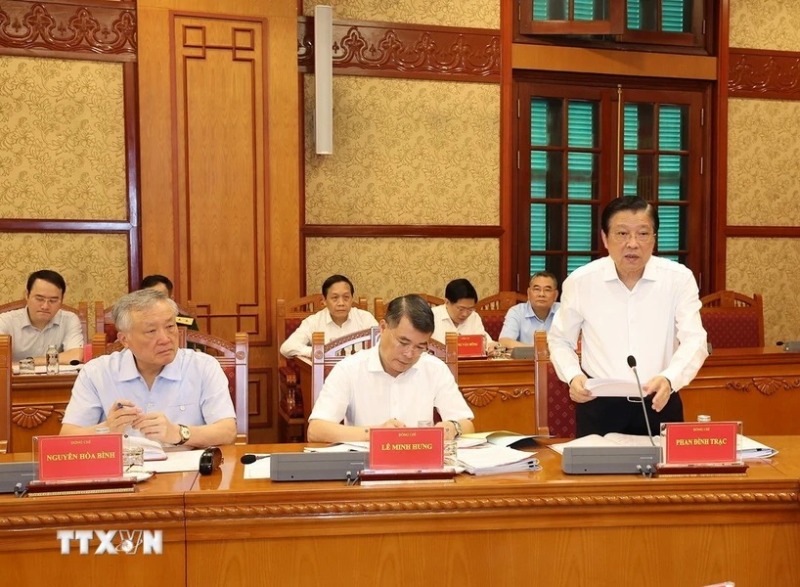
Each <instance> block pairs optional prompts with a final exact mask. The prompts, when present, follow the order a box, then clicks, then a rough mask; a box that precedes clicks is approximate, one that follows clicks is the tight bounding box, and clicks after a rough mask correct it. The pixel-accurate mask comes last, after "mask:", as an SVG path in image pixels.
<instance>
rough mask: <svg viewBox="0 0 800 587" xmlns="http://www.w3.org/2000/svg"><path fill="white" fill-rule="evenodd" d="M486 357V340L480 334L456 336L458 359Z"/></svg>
mask: <svg viewBox="0 0 800 587" xmlns="http://www.w3.org/2000/svg"><path fill="white" fill-rule="evenodd" d="M485 356H486V339H485V338H484V337H483V335H482V334H459V335H458V358H459V359H469V358H479V357H485Z"/></svg>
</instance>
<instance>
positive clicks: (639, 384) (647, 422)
mask: <svg viewBox="0 0 800 587" xmlns="http://www.w3.org/2000/svg"><path fill="white" fill-rule="evenodd" d="M628 367H630V368H631V370H632V371H633V374H634V375H635V376H636V387H637V388H638V389H639V398H640V399H641V400H642V414H643V415H644V423H645V426H647V437H648V438H649V439H650V444H652V445H653V446H655V445H656V443H655V442H653V431H652V430H651V429H650V420H649V419H648V418H647V408H646V407H645V405H644V392H643V391H642V382H641V381H639V372H638V371H637V370H636V357H634V356H633V355H628Z"/></svg>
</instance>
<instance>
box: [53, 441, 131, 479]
mask: <svg viewBox="0 0 800 587" xmlns="http://www.w3.org/2000/svg"><path fill="white" fill-rule="evenodd" d="M38 438H39V440H38V442H39V449H38V450H39V479H40V480H41V481H56V480H64V479H106V478H110V477H121V476H122V434H90V435H86V436H39V437H38Z"/></svg>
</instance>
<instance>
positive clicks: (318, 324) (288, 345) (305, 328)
mask: <svg viewBox="0 0 800 587" xmlns="http://www.w3.org/2000/svg"><path fill="white" fill-rule="evenodd" d="M377 325H378V321H377V320H375V316H373V315H372V314H370V313H369V312H367V311H366V310H359V309H358V308H350V313H349V314H348V315H347V320H345V321H344V323H343V324H342V325H341V326H339V325H338V324H336V322H334V321H333V318H331V313H330V312H329V311H328V308H323V309H322V310H320V311H319V312H317V313H316V314H312V315H311V316H309V317H308V318H306V319H305V320H303V321H302V322H301V323H300V326H298V327H297V330H295V331H294V332H293V333H292V334H291V335H290V336H289V338H287V339H286V340H285V341H284V342H283V344H282V345H281V354H282V355H283V356H284V357H294V356H296V355H300V356H301V357H310V356H311V335H312V334H313V333H315V332H324V333H325V342H330V341H331V340H333V339H334V338H339V337H340V336H344V335H345V334H350V333H352V332H358V331H359V330H364V329H366V328H371V327H372V326H377Z"/></svg>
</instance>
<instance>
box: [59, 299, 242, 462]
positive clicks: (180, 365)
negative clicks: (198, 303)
mask: <svg viewBox="0 0 800 587" xmlns="http://www.w3.org/2000/svg"><path fill="white" fill-rule="evenodd" d="M177 315H178V306H177V305H176V304H175V302H174V301H173V300H171V299H170V298H168V297H167V296H166V295H164V294H163V293H161V292H158V291H155V290H152V289H142V290H139V291H135V292H132V293H129V294H128V295H126V296H124V297H123V298H122V299H120V300H119V301H118V302H117V303H116V304H114V324H115V325H116V327H117V331H118V332H119V341H120V342H121V343H122V346H123V347H124V349H123V350H122V351H119V352H114V353H111V354H110V355H102V356H100V357H97V358H95V359H94V360H92V361H89V362H88V363H87V364H86V366H84V368H83V369H82V370H81V372H80V373H79V374H78V378H77V379H76V380H75V385H74V386H73V387H72V396H71V397H70V400H69V404H68V405H67V409H66V411H65V412H64V419H63V425H62V427H61V434H64V435H74V434H94V433H95V432H96V431H97V429H98V428H101V429H105V428H107V429H108V431H110V432H112V433H123V432H124V433H126V434H130V435H132V436H143V437H145V438H148V439H150V440H156V441H159V442H161V443H162V444H173V445H181V444H185V445H186V446H191V447H207V446H213V445H217V444H233V442H234V441H235V440H236V411H235V410H234V407H233V401H232V400H231V395H230V391H229V389H228V379H227V377H226V376H225V373H224V372H223V371H222V367H221V366H220V364H219V361H217V359H215V358H214V357H212V356H211V355H207V354H205V353H201V352H196V351H193V350H191V349H184V348H178V326H177V324H176V323H175V317H176V316H177Z"/></svg>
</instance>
